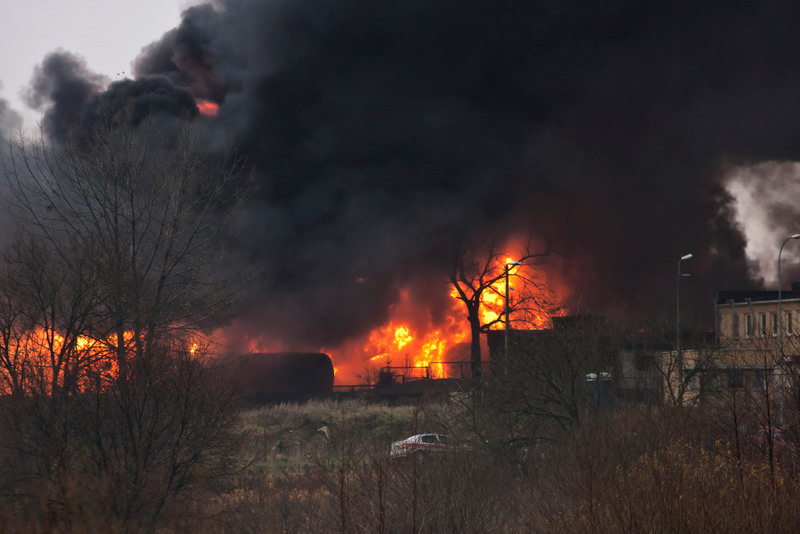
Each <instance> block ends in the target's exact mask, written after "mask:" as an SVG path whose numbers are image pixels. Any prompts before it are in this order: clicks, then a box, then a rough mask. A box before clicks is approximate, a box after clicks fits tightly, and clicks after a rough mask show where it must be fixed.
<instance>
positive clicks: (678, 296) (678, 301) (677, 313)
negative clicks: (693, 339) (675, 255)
mask: <svg viewBox="0 0 800 534" xmlns="http://www.w3.org/2000/svg"><path fill="white" fill-rule="evenodd" d="M692 258H694V255H693V254H686V255H684V256H681V259H680V260H678V283H677V287H676V290H675V294H676V301H675V310H676V311H675V331H676V334H677V341H678V345H677V348H678V357H680V353H681V278H685V277H687V276H692V275H690V274H688V273H681V264H682V263H683V262H685V261H686V260H690V259H692Z"/></svg>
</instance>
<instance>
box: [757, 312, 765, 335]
mask: <svg viewBox="0 0 800 534" xmlns="http://www.w3.org/2000/svg"><path fill="white" fill-rule="evenodd" d="M758 335H759V336H761V337H764V336H766V335H767V314H766V313H759V314H758Z"/></svg>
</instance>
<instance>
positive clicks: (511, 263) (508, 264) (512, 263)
mask: <svg viewBox="0 0 800 534" xmlns="http://www.w3.org/2000/svg"><path fill="white" fill-rule="evenodd" d="M520 265H522V264H521V263H520V262H518V261H509V262H506V332H505V333H506V336H505V352H504V353H503V358H505V360H506V365H505V366H504V368H506V369H507V368H508V331H509V329H510V327H511V323H510V322H509V315H510V314H511V309H510V305H509V298H508V297H509V291H510V290H509V284H508V273H509V271H510V270H511V267H518V266H520Z"/></svg>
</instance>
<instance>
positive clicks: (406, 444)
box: [389, 434, 462, 458]
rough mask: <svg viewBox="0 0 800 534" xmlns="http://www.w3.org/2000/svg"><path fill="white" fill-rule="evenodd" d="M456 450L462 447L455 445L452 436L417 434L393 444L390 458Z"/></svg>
mask: <svg viewBox="0 0 800 534" xmlns="http://www.w3.org/2000/svg"><path fill="white" fill-rule="evenodd" d="M455 450H462V447H459V446H457V445H455V444H454V443H453V440H452V438H451V437H450V436H446V435H444V434H417V435H416V436H411V437H408V438H406V439H404V440H400V441H395V442H394V443H392V448H391V450H390V451H389V458H403V457H405V456H408V455H409V454H415V453H441V452H449V451H455Z"/></svg>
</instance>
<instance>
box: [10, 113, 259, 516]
mask: <svg viewBox="0 0 800 534" xmlns="http://www.w3.org/2000/svg"><path fill="white" fill-rule="evenodd" d="M121 118H122V119H124V115H122V116H119V115H118V116H116V117H114V118H113V119H114V120H109V121H108V122H106V123H103V124H100V123H98V124H97V125H95V126H94V127H93V128H92V129H91V130H83V131H80V132H76V133H75V135H74V136H73V137H72V138H71V139H70V140H69V141H68V142H66V143H64V144H62V145H57V146H56V145H48V144H47V143H46V142H45V141H44V140H38V141H28V140H22V141H20V143H19V144H17V145H16V146H14V147H13V148H12V150H11V155H10V157H9V158H7V159H6V160H5V162H4V166H3V171H4V177H5V179H6V180H7V181H8V182H9V184H10V189H11V191H12V197H11V208H12V209H13V210H14V213H15V215H16V220H17V221H18V222H19V223H20V224H19V228H18V229H17V235H18V239H17V240H16V242H15V243H14V245H13V247H12V248H11V249H10V250H9V251H8V252H7V254H6V256H5V262H4V263H3V265H2V268H0V282H2V283H0V293H1V294H0V343H2V346H0V375H2V377H3V380H4V383H5V385H6V388H7V391H9V392H14V393H16V394H17V396H18V397H19V401H18V402H13V403H9V404H7V405H5V406H4V407H3V408H4V409H3V410H0V417H2V420H3V423H4V428H5V429H6V432H5V433H4V436H3V437H2V440H0V455H2V456H4V457H6V458H13V459H14V462H15V463H14V465H15V466H16V467H15V469H14V473H12V474H9V475H8V476H7V477H2V482H3V488H2V489H3V490H4V492H5V494H6V495H17V496H18V498H20V499H22V498H30V499H31V500H30V501H29V502H30V503H31V504H33V503H36V502H38V501H37V499H45V500H47V501H51V502H54V503H55V504H54V506H57V507H61V508H62V509H64V510H70V511H71V512H70V513H73V514H76V515H75V516H72V517H71V516H70V514H69V513H67V514H65V515H63V516H60V517H59V518H58V521H59V523H58V525H56V527H57V528H55V530H60V529H61V528H63V529H65V530H69V528H70V522H71V521H77V522H79V523H80V522H84V523H85V524H91V522H90V521H89V519H90V518H94V520H97V521H100V522H101V523H102V524H103V525H105V526H108V525H119V526H120V527H121V528H123V529H145V530H150V529H152V528H153V527H154V526H155V525H157V524H158V521H159V520H160V518H161V517H163V513H164V510H166V509H168V508H169V506H170V503H172V502H174V500H175V498H176V497H177V496H178V495H180V494H183V493H184V492H185V491H186V490H187V488H190V487H192V486H193V484H194V483H195V482H197V481H199V480H203V481H205V482H206V483H208V482H209V481H211V480H214V479H215V477H217V475H219V474H220V473H223V472H224V470H225V468H228V467H230V462H231V461H232V454H234V453H235V446H234V445H235V440H234V439H233V438H234V437H235V431H234V425H235V403H234V392H233V390H232V388H230V387H229V385H228V384H227V382H226V381H225V380H223V379H221V378H220V375H219V374H218V373H214V372H213V371H212V370H210V369H208V368H207V366H205V365H204V364H203V362H201V361H200V360H199V359H198V358H197V357H196V355H195V354H194V350H192V345H193V336H194V334H195V333H196V330H195V329H196V326H197V325H198V323H199V322H200V321H203V320H205V319H207V318H209V317H214V316H216V315H218V314H219V313H221V312H224V311H225V309H226V307H227V306H229V305H230V304H231V303H232V302H233V301H234V299H235V297H236V295H237V292H238V290H239V287H238V286H236V285H233V284H230V283H228V281H227V279H229V278H231V277H228V276H226V273H224V272H223V271H222V270H221V269H220V268H219V265H220V260H221V259H222V257H223V254H224V252H225V250H224V246H223V245H224V243H225V239H226V235H225V231H226V228H227V223H228V221H229V220H230V218H231V217H232V215H233V214H234V213H235V212H236V210H237V208H238V207H239V206H240V205H241V203H242V202H243V201H244V200H246V198H247V194H248V192H249V181H248V180H247V176H246V175H245V174H244V173H243V172H242V168H241V167H240V166H239V165H238V162H237V161H231V160H228V159H225V158H224V157H217V156H214V155H213V154H210V153H209V152H208V150H207V147H208V146H211V143H210V139H208V138H207V133H206V132H204V131H203V130H202V128H200V127H199V126H198V125H196V124H193V123H191V122H187V121H182V120H174V121H164V120H159V119H153V120H149V121H147V120H146V121H143V122H140V123H137V124H136V125H135V126H131V125H130V124H131V123H130V122H126V121H125V120H120V119H121ZM43 492H45V493H43ZM43 502H44V501H43ZM98 518H100V519H98ZM87 521H88V522H87ZM51 526H52V525H51ZM90 530H91V529H90Z"/></svg>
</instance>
